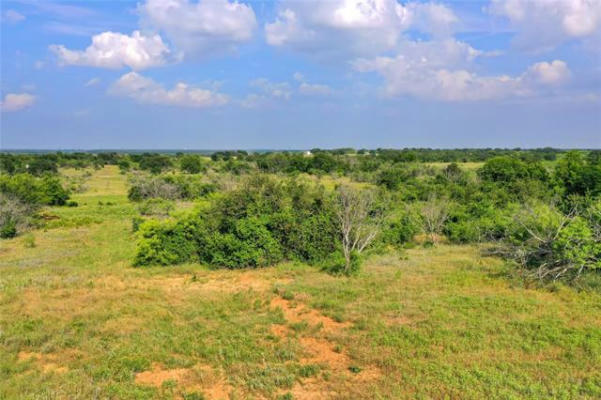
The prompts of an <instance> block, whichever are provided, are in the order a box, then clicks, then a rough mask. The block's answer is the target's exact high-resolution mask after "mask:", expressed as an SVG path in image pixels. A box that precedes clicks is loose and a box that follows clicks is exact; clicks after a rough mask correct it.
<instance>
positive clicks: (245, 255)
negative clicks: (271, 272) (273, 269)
mask: <svg viewBox="0 0 601 400" xmlns="http://www.w3.org/2000/svg"><path fill="white" fill-rule="evenodd" d="M198 244H199V247H200V248H199V254H200V259H201V261H202V262H206V263H207V264H210V265H215V266H222V267H226V268H230V269H233V268H246V267H251V268H254V267H264V266H268V265H273V264H275V263H277V262H279V261H281V260H282V258H283V256H282V250H281V248H280V244H279V243H278V241H277V240H275V238H274V237H273V235H272V234H271V232H270V231H269V230H268V229H267V227H266V226H265V222H264V221H261V220H260V219H259V218H256V217H249V218H243V219H239V220H237V221H236V222H235V223H234V226H233V229H232V230H231V231H230V232H226V233H220V232H214V233H212V234H208V235H206V236H204V240H201V241H200V242H199V243H198Z"/></svg>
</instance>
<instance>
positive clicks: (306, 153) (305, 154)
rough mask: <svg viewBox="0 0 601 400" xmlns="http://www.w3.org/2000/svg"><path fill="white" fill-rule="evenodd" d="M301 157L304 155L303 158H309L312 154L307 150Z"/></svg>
mask: <svg viewBox="0 0 601 400" xmlns="http://www.w3.org/2000/svg"><path fill="white" fill-rule="evenodd" d="M303 155H304V156H305V157H310V156H312V155H313V154H312V153H311V152H310V151H309V150H307V151H305V152H304V153H303Z"/></svg>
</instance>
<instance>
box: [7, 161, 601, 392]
mask: <svg viewBox="0 0 601 400" xmlns="http://www.w3.org/2000/svg"><path fill="white" fill-rule="evenodd" d="M63 173H65V174H68V175H70V176H72V175H76V174H81V172H76V171H63ZM85 185H86V190H85V191H83V192H82V193H79V194H73V195H72V196H71V197H72V199H73V200H75V201H77V202H78V203H79V206H78V207H71V208H68V207H48V208H47V209H46V210H45V212H44V215H45V218H46V219H47V220H48V223H47V227H48V228H47V229H44V230H34V231H33V232H32V233H31V234H27V235H25V236H19V237H17V238H14V239H10V240H3V241H0V246H1V247H0V398H1V399H95V398H97V399H148V398H160V399H170V398H175V399H201V398H205V399H220V398H231V399H246V398H256V399H262V398H267V399H277V398H282V399H323V398H346V399H358V398H365V399H372V398H382V399H397V398H399V399H403V398H407V399H413V398H424V399H429V398H434V399H440V398H449V399H491V398H495V399H515V398H531V399H542V398H563V399H574V398H583V399H587V398H588V399H594V398H601V368H600V365H601V295H600V294H599V293H598V292H596V293H595V292H584V291H576V290H575V289H571V288H569V287H566V286H563V285H556V286H553V287H552V289H549V288H545V289H532V288H525V287H523V286H522V285H520V283H519V282H518V281H516V280H515V279H513V278H511V277H510V275H509V273H508V270H507V267H506V266H505V263H504V262H502V261H501V260H499V259H495V258H490V257H484V256H482V252H481V249H480V248H479V247H477V246H458V245H453V246H451V245H438V246H436V247H432V248H421V247H417V248H414V249H410V250H407V251H406V252H404V253H402V254H401V253H396V252H391V253H386V254H380V255H372V256H371V257H370V258H369V259H368V260H367V261H366V262H365V264H364V268H363V269H362V272H361V273H360V274H359V275H357V276H352V277H334V276H330V275H327V274H325V273H323V272H321V271H319V270H318V269H316V268H314V267H308V266H304V265H299V264H282V265H278V266H276V267H270V268H264V269H257V270H244V271H242V270H237V271H231V270H213V269H209V268H206V267H203V266H199V265H193V264H189V265H180V266H172V267H145V268H134V267H132V265H131V263H132V259H133V257H134V253H135V240H136V236H135V234H134V233H132V229H131V219H132V217H133V216H135V215H136V210H135V207H134V205H133V204H132V203H131V202H129V201H128V200H127V196H126V194H127V182H126V177H125V176H124V175H122V174H119V172H118V169H117V168H116V167H115V166H107V167H105V168H104V169H100V170H97V171H93V172H92V176H91V177H90V178H89V179H87V181H86V182H85ZM32 236H33V243H34V246H33V247H32Z"/></svg>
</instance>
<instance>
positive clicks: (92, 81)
mask: <svg viewBox="0 0 601 400" xmlns="http://www.w3.org/2000/svg"><path fill="white" fill-rule="evenodd" d="M99 83H100V78H97V77H96V78H92V79H90V80H89V81H87V82H86V83H85V84H84V85H83V86H84V87H90V86H94V85H97V84H99Z"/></svg>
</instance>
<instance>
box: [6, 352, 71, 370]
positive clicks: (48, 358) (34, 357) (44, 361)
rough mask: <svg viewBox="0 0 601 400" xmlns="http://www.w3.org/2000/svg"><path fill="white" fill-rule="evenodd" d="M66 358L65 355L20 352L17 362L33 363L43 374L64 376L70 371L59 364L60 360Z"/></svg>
mask: <svg viewBox="0 0 601 400" xmlns="http://www.w3.org/2000/svg"><path fill="white" fill-rule="evenodd" d="M64 356H65V355H63V354H54V353H48V354H42V353H36V352H28V351H20V352H19V354H17V361H18V362H29V361H32V362H33V363H34V365H35V366H36V367H37V368H39V369H40V370H42V372H44V373H46V374H48V373H52V372H54V373H57V374H64V373H65V372H67V371H69V368H67V367H66V366H64V365H61V363H60V362H59V360H61V359H62V358H64Z"/></svg>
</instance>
